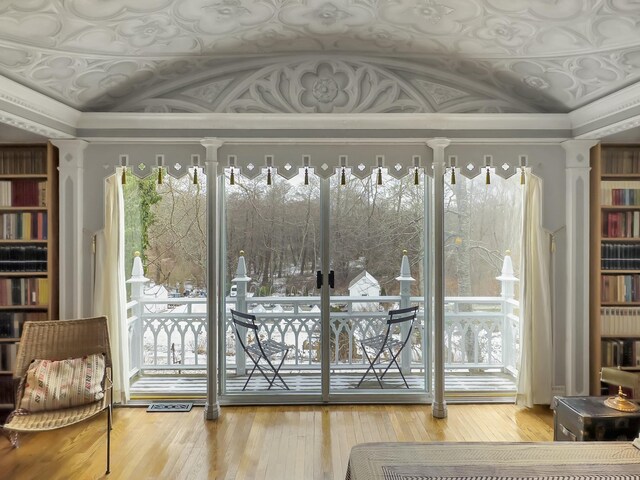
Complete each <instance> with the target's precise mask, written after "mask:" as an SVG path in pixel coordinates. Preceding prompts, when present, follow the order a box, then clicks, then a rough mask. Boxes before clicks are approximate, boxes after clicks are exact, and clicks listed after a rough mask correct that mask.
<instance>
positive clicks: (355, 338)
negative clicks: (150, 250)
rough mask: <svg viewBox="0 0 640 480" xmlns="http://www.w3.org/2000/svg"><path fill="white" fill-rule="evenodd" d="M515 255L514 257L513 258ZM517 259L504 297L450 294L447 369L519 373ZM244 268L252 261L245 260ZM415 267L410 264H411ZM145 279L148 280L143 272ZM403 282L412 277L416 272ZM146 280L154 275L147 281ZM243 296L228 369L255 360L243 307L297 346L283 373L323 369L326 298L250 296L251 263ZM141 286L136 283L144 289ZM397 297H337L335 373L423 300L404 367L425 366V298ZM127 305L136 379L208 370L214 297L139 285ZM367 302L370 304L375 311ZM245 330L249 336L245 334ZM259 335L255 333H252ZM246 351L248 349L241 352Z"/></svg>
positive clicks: (358, 365)
mask: <svg viewBox="0 0 640 480" xmlns="http://www.w3.org/2000/svg"><path fill="white" fill-rule="evenodd" d="M507 259H508V262H507ZM510 262H511V260H510V258H509V257H508V256H507V257H505V263H504V267H503V271H502V276H501V277H498V279H499V280H500V281H501V282H502V287H503V288H502V295H501V296H500V297H446V298H445V339H444V341H445V368H446V369H447V370H456V369H457V370H463V369H464V370H470V371H471V370H486V369H501V370H503V371H505V372H508V373H511V374H515V372H516V371H517V367H518V365H517V358H518V353H519V339H520V333H519V325H520V322H519V317H518V310H519V303H518V301H517V300H515V299H514V298H513V284H514V282H515V281H517V279H516V278H515V277H513V275H512V270H511V272H509V268H510ZM243 267H244V265H243ZM405 270H407V269H405ZM137 277H138V278H140V279H141V278H143V277H142V276H141V274H138V276H137ZM401 277H402V278H399V280H400V281H405V282H409V281H410V276H409V273H408V271H404V270H403V271H402V274H401ZM144 280H146V279H144ZM236 280H237V281H238V289H237V292H238V294H236V295H235V296H229V297H227V298H226V311H227V315H226V319H225V324H224V329H225V331H224V333H223V338H224V349H225V351H224V355H223V358H224V361H223V363H222V364H221V368H226V369H227V370H233V371H235V372H237V373H239V374H242V373H243V372H244V371H245V370H246V367H247V364H246V362H247V359H246V358H245V357H244V355H243V352H242V351H241V349H239V348H238V342H237V339H236V335H235V330H234V328H233V324H232V322H231V315H230V313H229V311H230V310H231V309H232V308H240V309H241V310H242V311H247V312H249V313H254V314H255V315H256V317H257V322H258V324H259V326H260V328H259V330H258V332H259V335H261V337H260V338H261V339H265V340H266V339H273V340H276V341H279V342H284V343H286V344H287V345H290V346H291V347H292V348H291V350H290V352H289V354H288V355H287V358H286V360H285V363H284V365H283V367H282V369H283V371H286V370H288V371H291V372H294V371H303V370H304V371H309V370H315V371H318V372H319V371H320V358H321V355H320V323H321V313H320V297H319V296H291V297H288V296H280V297H278V296H269V297H250V296H248V295H247V296H245V295H246V282H248V281H249V280H250V279H249V277H247V276H246V272H245V271H244V268H239V269H238V272H237V276H236V278H235V279H234V281H236ZM138 285H139V284H135V283H134V286H135V287H137V286H138ZM407 292H408V290H407V289H404V290H403V291H401V293H404V294H403V295H397V296H379V297H374V296H365V297H356V296H332V297H331V300H330V301H331V306H332V310H335V311H332V312H331V313H330V329H331V330H330V332H331V333H330V336H331V341H330V345H331V347H330V348H331V352H330V358H331V370H332V371H353V370H359V369H362V368H366V365H367V364H366V363H365V359H364V355H363V352H362V348H361V346H360V344H359V341H360V340H361V339H363V338H366V337H368V336H371V335H377V334H380V333H383V332H384V328H385V327H386V324H385V320H386V318H387V311H388V310H390V309H393V308H400V307H401V306H409V305H418V306H419V310H418V320H417V322H416V325H415V326H414V331H413V332H412V339H411V343H410V345H411V348H410V350H408V352H410V353H409V354H408V355H406V356H405V357H403V358H402V368H403V370H407V371H408V370H413V371H419V370H422V369H424V363H425V362H424V358H423V353H424V352H426V351H427V348H426V347H427V344H426V342H427V341H429V340H430V339H431V334H430V333H429V332H425V329H424V299H423V298H422V297H409V296H408V293H407ZM135 293H136V295H135V298H134V295H133V292H132V301H131V302H130V303H129V304H127V311H128V317H129V318H128V329H129V353H130V356H131V361H130V365H131V370H130V374H131V376H133V375H136V374H144V373H145V372H158V371H165V372H166V373H176V372H177V373H180V372H190V373H197V372H202V373H204V371H205V369H206V344H207V343H206V335H207V321H206V298H190V297H179V298H154V297H146V296H144V295H142V294H141V288H139V289H136V292H135ZM367 305H368V306H370V307H368V308H367ZM243 334H244V333H243ZM251 334H252V332H250V333H249V335H251ZM239 350H240V351H239Z"/></svg>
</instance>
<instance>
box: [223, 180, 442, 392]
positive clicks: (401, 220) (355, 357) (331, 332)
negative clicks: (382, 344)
mask: <svg viewBox="0 0 640 480" xmlns="http://www.w3.org/2000/svg"><path fill="white" fill-rule="evenodd" d="M345 177H346V178H345ZM425 178H427V179H428V177H425ZM419 180H420V181H419V182H418V183H419V185H415V184H414V179H413V176H411V177H410V178H409V177H406V178H401V179H395V178H392V177H391V176H388V175H386V174H385V175H384V182H383V184H382V185H380V184H379V181H378V173H377V172H374V174H372V175H370V176H363V177H362V178H361V177H357V176H355V175H351V172H347V174H346V175H340V174H338V175H333V176H331V177H329V178H318V177H315V176H313V175H307V179H306V180H305V181H301V178H298V180H293V181H291V180H285V179H282V178H278V177H277V176H273V177H271V178H270V180H269V182H270V185H267V179H266V178H261V177H258V178H257V179H256V181H255V182H253V183H251V184H249V183H246V184H245V185H243V186H242V187H239V186H237V185H236V186H231V185H227V186H226V187H225V189H226V194H225V196H224V202H225V207H224V208H225V215H224V218H225V219H226V221H225V225H224V227H223V231H224V238H225V239H226V248H225V247H223V250H224V252H223V257H224V258H226V259H227V262H228V268H227V271H228V272H229V273H228V275H227V277H228V278H227V283H228V285H227V288H226V291H227V292H228V296H227V298H226V300H227V301H226V308H225V314H224V317H225V319H226V320H225V322H224V325H221V332H220V339H221V355H220V359H221V362H220V364H221V367H222V368H221V372H222V375H221V393H222V396H223V398H224V399H225V401H226V402H229V403H262V402H265V403H274V402H276V403H280V402H282V403H294V402H295V403H298V402H310V403H319V402H371V401H389V402H421V401H425V402H426V401H429V400H430V390H431V389H430V385H431V343H432V333H431V315H430V303H431V302H425V300H424V299H425V294H427V298H428V296H429V292H430V285H431V273H430V272H431V269H430V263H429V259H430V252H431V245H432V243H431V240H430V229H429V228H428V219H429V218H430V214H429V211H428V210H429V207H428V205H430V203H431V202H425V198H426V197H427V196H428V195H430V193H431V190H430V188H431V187H430V181H429V180H427V184H426V185H425V183H424V179H423V178H422V177H421V178H420V179H419ZM287 182H289V184H287ZM253 188H255V191H253V192H252V193H248V192H249V190H251V189H253ZM270 189H272V190H270ZM285 190H286V192H285ZM251 195H256V196H258V197H259V198H260V202H257V203H256V202H255V201H254V203H251V202H249V200H250V198H249V199H248V197H250V196H251ZM277 196H281V203H278V202H279V201H280V200H278V199H276V198H275V197H277ZM287 199H289V200H288V201H289V202H291V203H292V204H293V206H287V205H286V202H287ZM245 200H246V201H247V202H248V203H247V202H245ZM254 200H255V198H254ZM265 203H269V205H268V206H265V205H264V204H265ZM248 205H252V206H251V208H253V209H257V210H259V211H256V212H254V213H255V215H256V218H258V217H259V218H261V219H264V218H266V219H267V221H266V225H271V227H272V229H271V230H267V231H261V235H260V237H259V238H257V237H256V236H253V237H251V238H249V237H246V238H244V239H243V243H239V242H238V232H239V231H240V230H241V228H240V226H239V225H238V222H248V221H250V220H248V216H250V215H249V213H248V212H247V211H246V209H247V208H249V206H248ZM260 205H263V206H265V210H264V211H263V210H260ZM274 205H279V207H278V208H273V207H274ZM267 207H271V209H269V208H267ZM289 207H291V208H289ZM392 208H393V209H395V210H390V209H392ZM302 212H304V215H300V214H301V213H302ZM365 212H368V214H367V215H365ZM390 212H391V214H390ZM252 214H253V213H252ZM243 215H244V216H243ZM425 219H427V222H426V223H425ZM256 222H257V220H256ZM254 225H255V224H254ZM425 225H426V227H425ZM289 227H292V228H291V229H289ZM260 228H261V229H262V227H260ZM301 232H304V234H302V233H301ZM296 234H299V235H300V236H301V238H305V239H307V238H308V237H310V236H314V237H315V238H314V242H313V245H314V247H313V248H312V249H311V250H312V252H309V251H307V250H305V249H306V247H305V246H301V245H299V244H296V245H297V247H298V248H297V250H296V251H295V252H294V253H295V255H293V257H295V258H300V257H305V256H306V258H307V261H302V262H300V261H298V264H297V266H295V267H294V266H291V265H285V267H277V268H281V271H280V272H278V273H275V272H273V271H271V272H266V271H265V270H264V268H265V267H264V265H263V267H262V268H261V267H260V266H259V265H257V263H258V262H259V261H258V260H257V259H258V258H260V259H261V261H263V263H264V262H265V258H264V257H262V256H261V255H260V254H259V253H258V251H259V249H261V248H263V247H264V246H265V245H266V246H267V248H271V252H272V254H274V252H278V253H277V255H286V254H285V253H282V252H283V251H284V250H285V249H281V250H278V249H277V248H276V246H277V245H280V244H281V243H282V242H283V241H284V240H283V238H284V239H287V238H289V236H291V235H296ZM270 236H271V237H270ZM403 238H405V239H406V241H402V239H403ZM309 245H311V242H310V243H309ZM290 247H291V246H290ZM291 249H292V247H291V248H290V250H291ZM240 250H242V251H243V253H244V255H243V258H242V263H243V264H244V266H243V267H242V268H244V269H245V270H243V271H239V270H238V265H239V263H240V258H239V255H237V253H238V252H240ZM403 251H404V254H405V258H404V261H405V262H406V263H407V265H409V271H408V272H404V273H405V274H406V275H405V277H403V278H404V280H402V281H400V280H398V278H401V277H402V274H403V272H401V267H402V264H403ZM425 252H426V253H425ZM309 255H315V257H314V258H313V260H309ZM284 263H285V264H287V262H286V261H284ZM271 265H275V264H274V263H273V261H272V260H271ZM313 266H315V269H314V270H313V271H311V268H312V267H313ZM287 271H292V272H293V273H292V274H291V275H289V276H287V275H286V272H287ZM300 273H302V274H300ZM278 275H282V277H280V278H278ZM283 277H284V278H285V280H286V281H283V280H282V278H283ZM248 278H250V279H251V280H247V279H248ZM270 278H271V279H272V281H271V282H270V281H269V279H270ZM239 279H240V280H239ZM242 279H244V280H242ZM310 281H311V283H312V285H309V282H310ZM296 282H298V283H296ZM368 282H369V283H371V285H368ZM402 282H404V284H402ZM285 283H286V285H285V286H283V284H285ZM409 284H410V286H409ZM231 285H233V289H232V287H231ZM425 285H426V288H425ZM274 286H275V287H274ZM403 286H404V287H405V288H404V289H401V287H403ZM367 287H370V288H367ZM401 290H402V291H401ZM232 292H233V293H232ZM409 305H416V306H418V307H419V313H418V320H417V324H416V325H415V328H414V329H413V331H412V332H408V331H404V332H398V334H399V335H402V334H403V335H410V340H409V342H408V343H407V345H406V347H405V349H404V351H403V352H402V353H401V354H400V356H399V357H398V359H397V361H398V364H399V367H400V369H401V371H402V373H403V374H404V376H405V378H406V379H407V383H408V388H407V385H406V384H404V383H403V381H402V379H401V375H400V371H399V370H398V368H397V367H396V366H395V365H392V367H391V368H390V369H389V371H388V373H387V374H386V375H385V377H384V378H383V381H382V388H381V386H380V384H379V383H378V382H377V380H376V377H375V375H374V374H373V373H372V372H371V371H370V372H369V374H368V376H366V377H365V378H363V376H364V374H365V372H366V371H367V368H368V367H369V363H368V361H367V357H366V355H365V352H364V351H363V348H362V345H361V344H360V342H361V341H362V340H363V339H364V338H367V337H370V336H373V335H378V334H381V333H383V332H384V329H385V327H386V318H387V312H388V311H389V310H391V309H395V308H400V307H401V306H409ZM231 308H234V309H239V310H242V311H245V312H246V313H251V314H254V315H255V316H256V320H257V322H258V324H259V325H260V329H259V333H258V335H260V336H261V339H262V340H263V341H264V340H273V341H277V342H282V343H285V344H286V345H288V346H290V350H289V352H288V353H287V356H286V358H285V359H284V362H283V363H282V367H281V368H280V371H279V373H280V375H281V376H282V379H283V380H284V382H285V383H286V386H287V387H288V388H284V386H283V385H281V384H280V382H274V384H273V385H272V386H271V388H269V382H268V380H267V379H266V378H265V377H264V376H262V375H261V374H260V373H259V371H254V373H253V376H252V378H251V379H249V381H248V383H247V379H248V375H249V374H250V372H251V370H252V368H253V364H252V362H251V360H250V359H249V358H247V352H244V351H242V348H241V346H240V345H239V342H238V338H237V335H236V332H235V331H234V329H233V327H232V325H231V322H230V320H229V310H230V309H231ZM221 323H222V322H221ZM240 335H242V336H244V335H245V333H244V332H240ZM246 340H247V337H245V341H246ZM248 340H251V339H250V338H249V339H248ZM374 353H375V352H369V354H370V356H374V355H373V354H374ZM389 359H390V357H389V354H388V352H384V354H383V355H382V356H381V360H383V361H382V362H381V364H380V365H377V364H376V365H375V368H377V371H378V373H379V374H381V373H382V371H383V368H382V367H385V366H386V365H388V364H389ZM280 361H281V358H280V357H278V358H277V359H275V361H274V362H273V365H274V366H276V367H277V365H279V363H280ZM272 374H273V372H271V373H267V376H269V375H272ZM245 384H246V387H245Z"/></svg>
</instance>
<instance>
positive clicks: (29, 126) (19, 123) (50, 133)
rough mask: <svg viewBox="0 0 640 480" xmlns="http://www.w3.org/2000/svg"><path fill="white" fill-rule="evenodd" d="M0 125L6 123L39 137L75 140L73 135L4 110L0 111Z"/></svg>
mask: <svg viewBox="0 0 640 480" xmlns="http://www.w3.org/2000/svg"><path fill="white" fill-rule="evenodd" d="M0 123H5V124H7V125H10V126H12V127H15V128H19V129H21V130H25V131H27V132H31V133H35V134H37V135H42V136H43V137H45V138H73V135H70V134H68V133H67V132H62V131H60V130H57V129H53V128H49V127H48V126H46V125H43V124H41V123H38V122H35V121H32V120H29V119H27V118H25V117H22V116H20V115H14V114H11V113H8V112H4V111H2V110H0Z"/></svg>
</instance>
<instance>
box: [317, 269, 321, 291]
mask: <svg viewBox="0 0 640 480" xmlns="http://www.w3.org/2000/svg"><path fill="white" fill-rule="evenodd" d="M316 288H317V289H321V288H322V272H321V271H320V270H318V271H317V272H316Z"/></svg>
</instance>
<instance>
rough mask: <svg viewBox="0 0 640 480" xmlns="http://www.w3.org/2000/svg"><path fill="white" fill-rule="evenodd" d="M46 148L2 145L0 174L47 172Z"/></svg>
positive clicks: (38, 173) (41, 173)
mask: <svg viewBox="0 0 640 480" xmlns="http://www.w3.org/2000/svg"><path fill="white" fill-rule="evenodd" d="M46 153H47V152H46V150H45V149H44V148H42V147H39V148H11V147H3V148H2V150H1V151H0V175H43V174H46V173H47V158H46Z"/></svg>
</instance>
